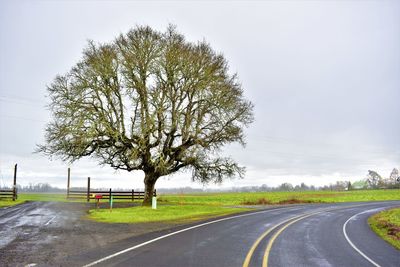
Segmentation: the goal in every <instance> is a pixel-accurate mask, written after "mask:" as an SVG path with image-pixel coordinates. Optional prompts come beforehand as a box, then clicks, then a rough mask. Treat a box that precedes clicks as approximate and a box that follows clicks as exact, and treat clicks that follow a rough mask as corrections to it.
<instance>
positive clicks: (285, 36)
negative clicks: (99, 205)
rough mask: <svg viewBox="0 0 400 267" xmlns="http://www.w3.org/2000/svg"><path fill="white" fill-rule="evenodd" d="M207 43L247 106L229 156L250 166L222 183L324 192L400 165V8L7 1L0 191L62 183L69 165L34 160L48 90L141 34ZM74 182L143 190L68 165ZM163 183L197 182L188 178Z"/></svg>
mask: <svg viewBox="0 0 400 267" xmlns="http://www.w3.org/2000/svg"><path fill="white" fill-rule="evenodd" d="M169 23H172V24H175V25H176V26H177V29H178V31H179V32H181V33H182V34H184V35H185V36H186V37H187V39H188V40H189V41H198V40H203V39H205V40H206V41H208V42H209V43H210V44H211V46H212V47H213V48H214V49H215V50H217V51H219V52H222V53H223V54H224V55H225V57H226V58H227V60H228V61H229V66H230V70H231V71H232V72H237V73H238V75H239V79H240V81H241V82H242V84H243V88H244V91H245V95H246V97H247V98H248V99H250V100H251V101H252V102H253V103H254V104H255V122H254V123H253V124H252V125H251V126H250V127H249V128H248V129H247V131H246V134H247V146H246V147H245V148H242V147H240V146H239V145H232V146H229V147H227V148H226V149H225V151H224V153H226V154H228V155H231V156H232V157H233V158H234V159H236V160H237V161H238V162H239V163H240V164H242V165H244V166H246V168H247V173H246V176H245V178H244V179H242V180H238V179H236V180H228V181H226V182H224V183H223V185H222V186H223V187H231V186H247V185H261V184H267V185H270V186H275V185H278V184H281V183H283V182H291V183H293V184H299V183H300V182H305V183H307V184H315V185H324V184H329V183H332V182H334V181H336V180H344V179H346V180H352V181H355V180H358V179H361V178H365V176H366V174H367V170H369V169H373V170H376V171H378V173H380V174H381V175H383V176H388V175H389V173H390V171H391V170H392V169H393V168H394V167H397V168H399V167H400V120H399V119H400V101H399V100H400V1H384V0H378V1H254V2H251V1H175V2H172V1H143V2H140V1H32V0H31V1H15V0H12V1H1V2H0V186H4V185H11V182H12V178H11V177H12V169H13V165H14V164H15V163H18V165H19V175H18V176H19V178H18V179H19V180H18V182H19V183H20V184H23V185H26V184H28V183H39V182H48V183H50V184H52V185H56V186H59V187H65V184H66V171H67V167H68V166H69V165H68V164H67V163H64V162H61V161H59V160H55V161H50V160H49V159H47V158H46V157H44V156H42V155H37V154H32V152H33V151H34V149H35V146H36V144H39V143H43V135H44V127H45V125H46V123H47V122H49V120H50V114H49V111H48V110H47V109H46V107H45V105H46V104H47V103H48V99H47V98H46V85H48V84H50V83H51V82H52V80H53V79H54V77H55V76H56V75H57V74H64V73H65V72H67V71H68V70H69V69H70V68H71V67H72V66H73V65H74V64H76V63H77V61H78V60H79V59H80V58H81V55H82V50H83V48H84V47H85V46H86V44H87V40H89V39H91V40H94V41H96V42H108V41H111V40H113V39H114V38H115V37H116V36H117V35H119V34H120V33H125V32H127V31H128V30H129V29H130V28H132V27H134V26H135V25H149V26H151V27H153V28H154V29H157V30H161V31H164V30H165V29H166V27H167V26H168V24H169ZM71 168H72V176H73V177H72V185H73V186H83V185H84V184H85V179H86V177H87V176H91V177H93V178H92V184H93V186H95V187H96V186H97V187H126V188H140V187H143V180H142V177H143V175H142V174H141V173H126V172H123V171H121V172H118V173H116V172H115V171H114V170H112V169H111V168H110V167H107V166H106V167H99V166H98V165H97V164H96V162H95V161H90V160H81V161H80V162H78V163H74V164H73V165H72V166H71ZM156 186H157V187H181V186H192V187H201V185H200V184H196V183H192V182H190V175H189V174H185V173H183V174H180V175H174V176H172V177H170V178H162V179H161V180H159V181H158V182H157V185H156Z"/></svg>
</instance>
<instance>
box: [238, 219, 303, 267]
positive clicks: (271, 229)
mask: <svg viewBox="0 0 400 267" xmlns="http://www.w3.org/2000/svg"><path fill="white" fill-rule="evenodd" d="M301 216H303V215H297V216H294V217H290V218H289V219H287V220H284V221H282V222H280V223H278V224H277V225H275V226H274V227H272V228H269V229H268V230H267V231H265V232H264V233H263V234H262V235H261V236H260V237H259V238H258V239H257V240H256V242H254V244H253V245H252V246H251V248H250V250H249V252H248V253H247V255H246V258H245V260H244V262H243V267H248V266H249V264H250V260H251V257H252V256H253V253H254V251H255V250H256V248H257V246H258V244H260V242H261V240H263V239H264V237H266V236H267V235H268V234H269V233H271V231H273V230H274V229H275V228H277V227H279V226H281V225H282V224H284V223H287V222H288V221H290V220H293V219H296V218H299V217H301Z"/></svg>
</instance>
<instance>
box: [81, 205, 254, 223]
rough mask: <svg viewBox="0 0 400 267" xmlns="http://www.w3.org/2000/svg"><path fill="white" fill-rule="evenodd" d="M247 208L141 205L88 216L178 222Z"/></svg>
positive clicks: (107, 219)
mask: <svg viewBox="0 0 400 267" xmlns="http://www.w3.org/2000/svg"><path fill="white" fill-rule="evenodd" d="M247 210H249V209H243V208H226V207H222V206H207V205H159V206H158V208H157V209H156V210H153V209H151V207H141V206H140V207H131V208H119V209H113V210H112V212H110V211H109V210H108V209H99V210H96V209H94V210H90V211H89V215H88V218H89V219H92V220H96V221H100V222H107V223H146V222H168V223H177V224H178V223H187V222H191V221H196V220H200V219H206V218H211V217H217V216H223V215H229V214H234V213H238V212H243V211H247Z"/></svg>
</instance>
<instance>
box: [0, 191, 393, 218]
mask: <svg viewBox="0 0 400 267" xmlns="http://www.w3.org/2000/svg"><path fill="white" fill-rule="evenodd" d="M65 197H66V196H65V194H19V195H18V200H17V201H15V202H13V201H9V200H0V207H4V206H9V205H14V204H19V203H22V202H24V201H67V200H66V198H65ZM384 200H400V190H399V189H391V190H360V191H340V192H335V191H308V192H257V193H203V194H175V195H171V194H170V195H162V194H161V195H159V197H158V202H159V207H158V209H157V210H155V211H154V210H151V209H150V208H148V207H128V208H117V209H114V210H113V212H112V213H110V212H109V211H108V210H106V209H104V210H91V211H90V214H89V216H88V218H90V219H93V220H98V221H103V222H121V223H122V222H125V223H136V222H159V221H169V222H171V221H176V222H178V223H179V222H183V221H188V220H197V219H200V218H207V217H210V216H214V217H215V216H221V215H226V214H232V213H236V212H241V211H244V209H242V208H240V207H239V208H238V207H236V206H243V205H245V206H251V205H266V204H271V205H275V204H295V203H335V202H360V201H384ZM74 201H80V202H86V200H85V199H81V200H74ZM102 202H103V203H104V202H107V200H103V201H102ZM115 202H116V204H117V203H118V202H130V201H126V200H125V201H115ZM91 203H94V201H93V200H92V201H91ZM137 203H138V201H136V204H137ZM105 206H107V205H103V207H105Z"/></svg>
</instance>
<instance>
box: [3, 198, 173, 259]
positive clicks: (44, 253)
mask: <svg viewBox="0 0 400 267" xmlns="http://www.w3.org/2000/svg"><path fill="white" fill-rule="evenodd" d="M90 208H93V203H91V204H86V203H65V202H27V203H24V204H21V205H17V206H13V207H8V208H1V209H0V265H1V266H25V265H28V264H37V265H36V266H54V265H60V264H61V263H62V262H64V259H65V258H66V257H68V256H69V255H71V254H80V253H82V252H84V251H86V250H91V249H96V248H97V247H102V246H104V245H107V244H110V243H113V242H117V241H120V240H123V239H126V238H127V237H132V236H137V235H142V234H144V233H149V232H154V231H157V230H163V229H167V228H171V227H173V226H176V225H175V224H173V225H172V224H166V223H142V224H134V225H132V224H104V223H97V222H94V221H90V220H85V219H84V217H85V216H86V214H87V211H88V210H89V209H90ZM61 265H62V264H61Z"/></svg>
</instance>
